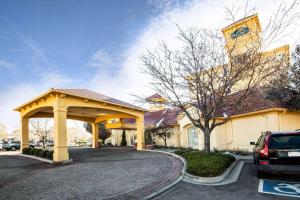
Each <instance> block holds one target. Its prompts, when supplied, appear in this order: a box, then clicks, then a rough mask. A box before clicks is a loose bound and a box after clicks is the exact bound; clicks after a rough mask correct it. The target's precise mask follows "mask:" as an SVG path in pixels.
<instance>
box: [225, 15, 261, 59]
mask: <svg viewBox="0 0 300 200" xmlns="http://www.w3.org/2000/svg"><path fill="white" fill-rule="evenodd" d="M261 32H262V30H261V26H260V22H259V19H258V15H257V14H255V15H251V16H248V17H245V18H243V19H240V20H238V21H236V22H234V23H232V24H230V25H229V26H227V27H225V28H223V29H222V33H223V35H224V37H225V42H226V45H225V48H226V51H227V53H228V54H229V55H230V57H233V56H238V55H241V54H243V53H245V52H246V51H247V50H251V51H260V45H261Z"/></svg>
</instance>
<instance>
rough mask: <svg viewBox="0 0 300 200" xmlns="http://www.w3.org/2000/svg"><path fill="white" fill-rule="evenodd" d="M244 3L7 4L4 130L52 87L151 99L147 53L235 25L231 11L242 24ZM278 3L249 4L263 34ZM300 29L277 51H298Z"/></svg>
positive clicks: (0, 61) (1, 98) (0, 16)
mask: <svg viewBox="0 0 300 200" xmlns="http://www.w3.org/2000/svg"><path fill="white" fill-rule="evenodd" d="M245 2H246V1H243V0H169V1H168V0H26V1H22V0H1V1H0V91H1V93H0V123H3V124H5V125H6V126H7V128H8V130H10V131H12V130H13V129H15V128H17V127H18V126H19V115H18V113H17V112H15V111H13V108H15V107H17V106H18V105H20V104H22V103H24V102H26V101H27V100H30V99H32V98H33V97H35V96H37V95H39V94H40V93H41V92H44V91H47V90H48V89H49V88H51V87H55V88H87V89H91V90H94V91H96V92H99V93H102V94H105V95H108V96H111V97H114V98H117V99H120V100H123V101H127V102H133V98H132V96H131V94H137V95H141V96H147V95H151V94H152V92H153V91H151V89H150V87H149V82H150V79H149V77H147V76H145V74H143V73H142V72H141V71H142V64H141V61H140V58H141V56H142V55H143V53H144V52H145V50H146V49H147V48H149V49H151V48H153V47H155V45H156V44H157V42H158V40H165V41H166V42H167V43H169V44H171V45H173V46H176V42H177V41H176V34H177V28H176V24H179V25H180V26H181V27H183V28H188V27H191V26H195V27H199V28H217V29H220V28H222V27H224V26H226V25H228V24H230V23H231V22H230V21H229V20H227V19H226V13H225V8H226V7H227V8H232V7H234V8H236V10H237V16H243V15H244V12H242V11H243V9H240V8H242V7H245V5H246V3H245ZM280 2H281V0H251V1H249V2H248V4H247V6H248V10H251V12H250V13H258V15H259V18H260V21H261V24H262V26H263V27H264V25H265V24H266V23H267V21H268V19H269V18H270V17H271V16H272V14H274V12H275V11H276V9H277V7H278V6H279V4H280ZM285 2H287V3H288V2H290V1H289V0H287V1H285ZM252 8H253V10H252ZM296 11H298V12H300V10H299V7H298V8H297V10H296ZM299 21H300V19H299V20H297V21H296V22H295V23H293V24H292V25H291V26H290V27H289V29H288V30H287V31H286V32H285V36H284V37H282V38H281V39H280V40H278V41H276V42H277V43H276V45H283V44H286V43H287V44H290V45H291V46H295V45H296V44H299V43H300V36H299V34H297V32H298V33H299V32H300V28H299V27H300V23H299Z"/></svg>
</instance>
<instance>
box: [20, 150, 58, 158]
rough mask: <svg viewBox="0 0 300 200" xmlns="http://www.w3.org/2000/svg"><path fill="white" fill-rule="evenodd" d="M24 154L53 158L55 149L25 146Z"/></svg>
mask: <svg viewBox="0 0 300 200" xmlns="http://www.w3.org/2000/svg"><path fill="white" fill-rule="evenodd" d="M22 152H23V154H27V155H33V156H38V157H42V158H47V159H50V160H52V159H53V151H49V150H47V149H35V148H24V149H23V151H22Z"/></svg>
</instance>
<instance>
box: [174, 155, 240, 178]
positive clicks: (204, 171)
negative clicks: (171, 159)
mask: <svg viewBox="0 0 300 200" xmlns="http://www.w3.org/2000/svg"><path fill="white" fill-rule="evenodd" d="M175 153H176V154H178V155H180V156H182V157H184V158H185V159H186V161H187V170H186V171H187V172H188V173H190V174H192V175H195V176H201V177H214V176H219V175H221V174H222V173H223V172H224V171H225V170H226V169H227V168H228V167H229V166H230V164H231V163H232V162H233V161H234V160H235V158H234V157H233V156H231V155H225V154H221V153H209V154H206V153H204V152H201V151H193V150H178V151H176V152H175Z"/></svg>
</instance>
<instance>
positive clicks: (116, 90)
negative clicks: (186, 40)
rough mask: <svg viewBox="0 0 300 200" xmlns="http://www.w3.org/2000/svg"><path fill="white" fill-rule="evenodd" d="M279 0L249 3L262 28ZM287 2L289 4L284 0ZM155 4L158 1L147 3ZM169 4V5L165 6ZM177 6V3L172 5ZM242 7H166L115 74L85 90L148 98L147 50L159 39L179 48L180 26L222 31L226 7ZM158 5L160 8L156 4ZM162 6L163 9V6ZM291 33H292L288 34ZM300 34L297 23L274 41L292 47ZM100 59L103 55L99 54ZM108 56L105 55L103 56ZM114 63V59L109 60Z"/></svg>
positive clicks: (216, 1)
mask: <svg viewBox="0 0 300 200" xmlns="http://www.w3.org/2000/svg"><path fill="white" fill-rule="evenodd" d="M280 2H282V1H281V0H265V1H260V0H253V1H249V3H248V8H249V10H250V9H251V8H255V9H254V12H257V13H258V14H259V18H260V22H261V24H262V27H264V26H266V24H267V22H268V19H269V18H270V16H271V15H272V14H274V12H275V11H276V9H277V8H278V6H279V4H280ZM285 2H288V1H285ZM150 3H157V1H155V0H154V1H150ZM167 5H169V4H167ZM173 5H175V6H176V5H178V4H173ZM233 5H234V6H235V8H241V7H244V6H245V1H244V0H236V1H230V0H223V1H221V0H209V1H208V0H203V1H198V0H195V1H190V2H187V3H185V4H184V5H183V6H181V7H173V8H172V9H170V6H166V9H165V11H164V12H163V13H162V14H161V15H159V16H155V17H153V18H152V19H151V21H150V23H149V24H148V25H146V26H145V28H144V30H143V31H142V32H141V34H140V35H139V36H138V37H137V38H136V40H135V42H134V43H132V44H131V45H130V46H129V48H128V49H126V51H125V52H123V53H122V55H123V57H124V58H125V59H124V61H123V62H122V63H121V65H120V70H119V71H118V73H115V74H113V75H109V74H108V73H107V72H106V71H98V73H96V74H95V76H94V77H93V78H92V79H91V82H90V85H89V86H88V87H90V88H94V89H96V90H97V91H99V92H103V93H104V94H107V95H111V96H113V97H116V98H119V99H123V100H127V101H128V100H129V99H130V96H129V94H131V93H135V94H140V95H143V96H146V95H150V94H151V90H150V89H149V81H150V80H149V78H148V77H147V76H145V75H144V74H142V73H141V69H140V67H141V62H140V57H141V55H142V54H143V53H144V52H145V50H146V49H147V48H150V49H151V48H152V47H154V46H155V45H156V44H157V41H158V40H165V41H166V42H167V43H168V44H169V45H171V46H173V47H175V46H177V45H178V41H176V39H175V38H176V36H177V28H176V24H179V25H180V26H181V27H182V28H188V27H191V26H193V27H198V28H212V29H221V28H222V27H225V26H226V25H228V24H230V23H231V22H230V21H228V19H227V16H226V13H225V7H229V8H231V7H232V6H233ZM159 6H160V5H159ZM162 6H165V5H164V4H162ZM237 14H238V17H243V15H244V14H245V13H244V12H243V10H240V12H238V13H237ZM291 30H293V31H291ZM299 31H300V23H299V20H298V21H297V23H295V24H293V25H292V26H291V27H290V28H289V29H288V30H287V32H288V33H290V34H289V35H288V37H284V38H282V39H281V40H280V41H277V43H276V44H274V45H276V46H278V45H283V44H286V43H288V44H292V45H293V46H294V45H295V44H296V43H297V42H298V43H300V41H299V38H298V41H297V40H296V39H297V38H296V37H298V34H297V33H299ZM100 55H101V56H100V57H101V58H102V54H100ZM105 56H106V57H107V55H105ZM109 60H113V59H109Z"/></svg>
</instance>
